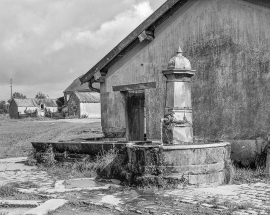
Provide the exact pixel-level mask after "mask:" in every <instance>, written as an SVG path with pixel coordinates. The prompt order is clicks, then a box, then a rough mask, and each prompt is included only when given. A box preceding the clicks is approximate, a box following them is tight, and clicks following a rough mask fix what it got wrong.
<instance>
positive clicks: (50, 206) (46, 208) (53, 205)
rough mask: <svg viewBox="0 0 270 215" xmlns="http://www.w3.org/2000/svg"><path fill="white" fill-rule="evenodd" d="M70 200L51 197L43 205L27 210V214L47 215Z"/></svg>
mask: <svg viewBox="0 0 270 215" xmlns="http://www.w3.org/2000/svg"><path fill="white" fill-rule="evenodd" d="M67 202H68V201H67V200H65V199H51V200H48V201H46V202H45V203H43V204H42V205H40V206H38V207H36V208H34V209H31V210H29V211H27V212H25V215H46V214H47V213H48V212H52V211H55V210H56V209H58V208H60V207H62V206H63V205H64V204H66V203H67Z"/></svg>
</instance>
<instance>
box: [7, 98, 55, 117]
mask: <svg viewBox="0 0 270 215" xmlns="http://www.w3.org/2000/svg"><path fill="white" fill-rule="evenodd" d="M45 110H47V111H50V112H52V113H55V112H57V110H58V105H57V103H56V100H55V99H12V101H11V102H10V107H9V116H10V118H19V115H22V114H26V113H28V114H29V113H33V114H34V113H36V115H37V116H45Z"/></svg>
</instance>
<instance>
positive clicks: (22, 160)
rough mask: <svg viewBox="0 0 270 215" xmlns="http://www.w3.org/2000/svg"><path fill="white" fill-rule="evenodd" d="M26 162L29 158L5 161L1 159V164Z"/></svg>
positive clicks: (7, 159)
mask: <svg viewBox="0 0 270 215" xmlns="http://www.w3.org/2000/svg"><path fill="white" fill-rule="evenodd" d="M26 160H27V157H15V158H4V159H0V163H19V162H25V161H26Z"/></svg>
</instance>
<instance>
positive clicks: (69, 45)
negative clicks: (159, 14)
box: [0, 0, 165, 100]
mask: <svg viewBox="0 0 270 215" xmlns="http://www.w3.org/2000/svg"><path fill="white" fill-rule="evenodd" d="M164 2H165V0H0V100H2V99H8V98H9V97H10V87H9V86H10V84H9V82H10V78H12V79H13V92H15V91H16V92H20V93H23V94H24V95H26V96H27V97H28V98H31V97H34V96H35V95H36V94H37V93H38V92H43V93H45V94H48V95H49V96H50V98H57V97H60V96H62V95H63V94H62V92H63V91H64V90H65V89H66V88H67V87H68V85H69V84H71V82H72V81H73V80H74V79H75V78H77V77H78V76H80V75H82V74H84V73H86V72H87V71H88V70H89V69H90V68H91V67H92V66H93V65H95V64H96V63H97V62H98V61H99V60H100V59H101V58H102V57H104V56H105V55H106V54H107V53H108V52H109V51H110V50H111V49H112V48H114V46H116V45H117V44H118V43H119V42H120V41H121V40H122V39H124V38H125V37H126V36H127V35H128V34H129V33H130V32H131V31H132V30H134V29H135V28H136V27H137V26H138V25H139V24H140V23H141V22H142V21H144V20H145V19H146V18H147V17H148V16H149V15H150V14H151V13H153V12H154V11H155V10H156V9H157V8H158V7H159V6H160V5H162V4H163V3H164Z"/></svg>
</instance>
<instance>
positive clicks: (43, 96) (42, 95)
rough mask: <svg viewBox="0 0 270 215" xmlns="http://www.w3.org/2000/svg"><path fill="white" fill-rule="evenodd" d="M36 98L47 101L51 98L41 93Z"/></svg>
mask: <svg viewBox="0 0 270 215" xmlns="http://www.w3.org/2000/svg"><path fill="white" fill-rule="evenodd" d="M35 98H36V99H47V98H49V96H48V95H47V96H46V95H45V94H44V93H41V92H39V93H38V94H37V95H36V97H35Z"/></svg>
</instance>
